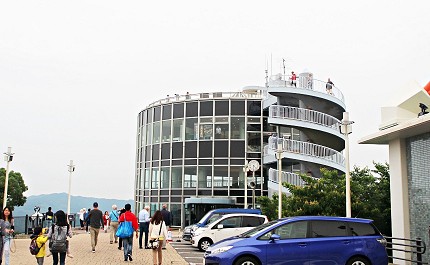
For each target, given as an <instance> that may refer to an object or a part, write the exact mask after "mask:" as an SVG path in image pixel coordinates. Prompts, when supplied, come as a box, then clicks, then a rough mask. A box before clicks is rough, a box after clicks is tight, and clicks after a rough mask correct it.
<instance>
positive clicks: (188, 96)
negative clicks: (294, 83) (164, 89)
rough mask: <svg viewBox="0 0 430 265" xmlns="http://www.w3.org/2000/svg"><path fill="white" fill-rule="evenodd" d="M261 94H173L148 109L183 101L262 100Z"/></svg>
mask: <svg viewBox="0 0 430 265" xmlns="http://www.w3.org/2000/svg"><path fill="white" fill-rule="evenodd" d="M262 97H263V94H262V91H261V90H259V91H258V92H256V93H249V92H210V93H196V94H188V93H187V94H185V95H179V94H175V95H174V96H169V95H167V97H166V98H163V99H160V100H157V101H155V102H152V103H151V104H149V105H148V108H149V107H154V106H158V105H161V104H167V103H172V102H182V101H185V100H199V99H209V98H255V99H262Z"/></svg>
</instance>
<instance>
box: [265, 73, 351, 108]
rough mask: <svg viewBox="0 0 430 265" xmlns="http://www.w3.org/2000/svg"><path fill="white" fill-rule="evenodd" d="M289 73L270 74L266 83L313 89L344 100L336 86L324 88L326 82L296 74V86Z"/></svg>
mask: <svg viewBox="0 0 430 265" xmlns="http://www.w3.org/2000/svg"><path fill="white" fill-rule="evenodd" d="M290 78H291V75H285V76H284V75H281V74H279V75H275V76H272V78H271V80H270V81H269V83H268V85H269V87H279V86H285V87H293V88H297V89H307V90H313V91H316V92H319V93H324V94H329V95H330V96H333V97H335V98H337V99H339V100H341V101H342V102H345V98H344V96H343V93H342V92H341V91H340V89H339V88H337V87H336V86H332V88H331V89H330V90H329V89H326V84H327V82H325V81H322V80H318V79H313V78H312V77H309V76H300V75H299V76H297V80H296V86H294V85H292V84H291V79H290Z"/></svg>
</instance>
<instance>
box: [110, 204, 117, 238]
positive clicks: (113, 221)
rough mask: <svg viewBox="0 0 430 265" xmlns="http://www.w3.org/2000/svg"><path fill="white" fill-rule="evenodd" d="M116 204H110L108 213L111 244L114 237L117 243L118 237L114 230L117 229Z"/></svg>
mask: <svg viewBox="0 0 430 265" xmlns="http://www.w3.org/2000/svg"><path fill="white" fill-rule="evenodd" d="M117 209H118V208H117V206H116V205H115V204H114V205H112V211H111V212H110V213H109V219H110V243H111V244H113V240H114V239H115V243H118V237H117V236H116V230H118V218H119V214H118V210H117Z"/></svg>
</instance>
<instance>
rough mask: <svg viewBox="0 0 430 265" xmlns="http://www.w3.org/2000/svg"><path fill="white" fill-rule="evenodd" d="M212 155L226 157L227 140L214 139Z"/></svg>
mask: <svg viewBox="0 0 430 265" xmlns="http://www.w3.org/2000/svg"><path fill="white" fill-rule="evenodd" d="M214 149H215V150H214V157H228V141H215V144H214Z"/></svg>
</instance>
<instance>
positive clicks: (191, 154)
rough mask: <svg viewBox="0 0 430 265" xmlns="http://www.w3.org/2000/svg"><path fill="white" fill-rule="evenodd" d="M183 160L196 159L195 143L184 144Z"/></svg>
mask: <svg viewBox="0 0 430 265" xmlns="http://www.w3.org/2000/svg"><path fill="white" fill-rule="evenodd" d="M185 158H197V142H195V141H193V142H185Z"/></svg>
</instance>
